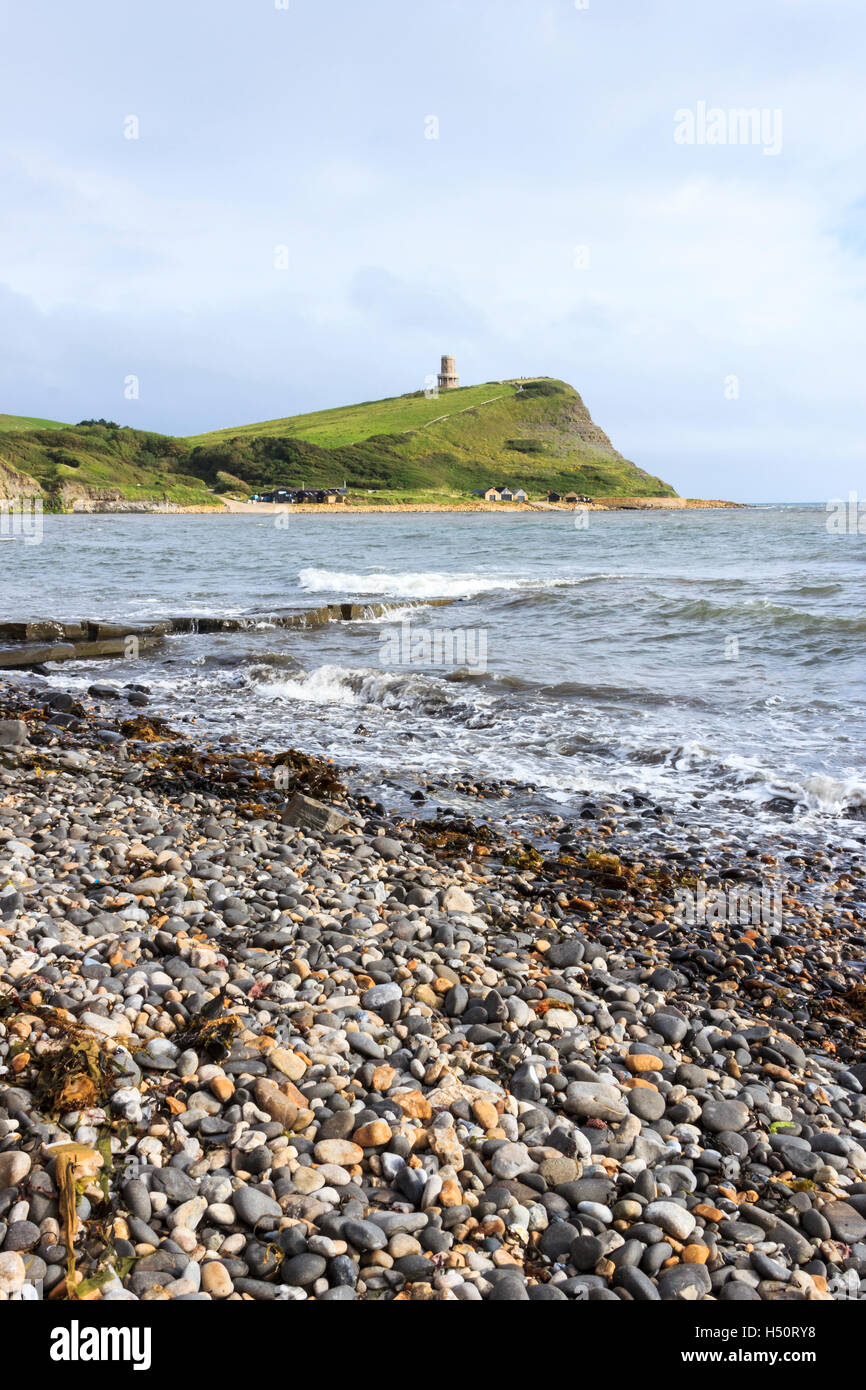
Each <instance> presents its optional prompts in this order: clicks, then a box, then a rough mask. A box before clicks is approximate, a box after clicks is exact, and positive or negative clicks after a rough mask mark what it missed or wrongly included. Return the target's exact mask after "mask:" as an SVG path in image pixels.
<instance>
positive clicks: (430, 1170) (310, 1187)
mask: <svg viewBox="0 0 866 1390" xmlns="http://www.w3.org/2000/svg"><path fill="white" fill-rule="evenodd" d="M148 704H149V699H148V694H147V692H146V691H144V690H142V689H141V687H136V686H134V685H131V686H127V687H120V686H117V687H111V686H109V687H106V686H103V685H96V686H92V687H90V689H89V690H88V691H87V692H83V691H81V690H79V689H75V690H72V691H70V690H67V689H66V688H65V687H64V684H63V673H62V671H59V672H54V673H51V675H50V676H45V677H37V676H35V675H33V676H25V677H24V678H23V679H22V680H18V681H16V682H14V683H12V682H8V683H6V684H5V685H3V686H2V687H0V1299H9V1298H28V1297H37V1296H44V1297H45V1298H47V1299H60V1300H63V1299H66V1298H69V1297H77V1298H80V1299H86V1300H91V1301H134V1300H139V1301H165V1300H168V1301H174V1302H176V1301H221V1300H224V1301H274V1300H277V1301H279V1300H283V1301H285V1300H288V1301H304V1300H315V1301H344V1300H385V1301H392V1300H394V1301H416V1300H417V1301H454V1300H457V1301H466V1302H487V1301H563V1300H565V1301H617V1302H631V1301H694V1302H698V1301H722V1302H727V1301H732V1300H734V1301H743V1300H746V1301H749V1300H750V1301H769V1300H780V1301H802V1302H806V1301H810V1302H814V1301H833V1300H850V1299H857V1298H859V1297H861V1296H862V1295H861V1287H862V1288H864V1289H866V1284H863V1285H862V1286H861V1281H862V1280H863V1277H864V1275H866V1091H864V1087H866V1053H864V1036H866V986H864V983H863V958H864V944H866V922H864V916H866V880H864V871H863V863H862V859H861V858H860V857H859V856H858V855H857V854H856V853H852V852H850V851H849V850H846V849H845V847H844V845H842V844H841V843H840V844H835V843H834V842H833V839H832V836H831V837H829V838H828V840H827V841H826V843H825V844H823V845H822V844H820V843H813V842H809V843H806V844H799V843H798V842H797V840H796V838H795V832H794V831H793V830H792V831H791V832H790V834H787V835H785V834H784V833H783V832H779V834H777V835H775V836H773V835H770V834H769V833H768V832H762V834H761V837H760V840H757V839H755V842H754V843H752V842H751V840H750V838H749V832H748V827H747V828H746V829H745V830H744V831H743V833H742V834H741V835H739V836H737V835H732V836H725V835H720V836H719V837H718V838H716V839H715V840H714V841H713V842H712V844H709V843H707V842H706V841H705V840H702V839H701V837H700V836H698V835H696V834H695V833H694V832H691V833H690V832H689V830H688V827H687V826H686V825H685V824H684V825H678V824H676V823H674V822H673V821H672V820H671V818H670V816H663V817H660V816H659V815H658V814H657V811H656V810H655V808H653V807H652V806H651V804H650V803H649V802H648V801H647V800H646V799H645V798H641V797H639V796H638V795H637V794H635V795H633V796H627V795H623V796H622V797H620V798H619V799H612V798H608V799H605V798H599V797H597V796H595V797H591V796H589V795H586V796H584V797H583V798H581V797H580V796H578V797H576V798H575V803H574V805H575V813H574V815H573V816H572V817H571V818H570V819H565V818H563V817H557V816H552V815H547V816H545V815H542V814H540V813H539V814H538V816H537V817H536V820H535V823H534V824H533V826H532V827H531V833H530V832H529V831H527V832H526V833H524V834H523V835H522V836H517V835H516V834H515V832H514V830H513V828H509V829H507V830H506V828H505V827H504V826H503V825H501V824H499V823H497V821H496V819H495V818H491V816H490V815H489V814H485V801H484V787H483V784H481V783H479V784H478V786H477V788H474V790H475V791H476V792H477V805H478V814H477V816H475V815H473V816H468V815H466V816H461V815H457V814H454V813H452V814H450V815H442V814H436V815H433V814H431V813H430V812H429V808H428V807H425V808H423V810H422V808H421V807H420V805H419V808H418V815H417V816H413V815H412V814H411V813H409V814H407V813H406V812H405V811H403V812H401V813H399V814H398V813H397V812H391V811H389V810H388V808H387V807H386V806H385V805H383V804H382V803H381V802H376V801H374V800H373V799H372V798H371V797H370V796H369V795H360V794H358V793H356V792H353V791H352V790H350V789H349V787H348V786H347V783H346V781H345V779H344V778H343V776H342V773H341V769H340V768H339V767H338V766H335V765H334V764H333V763H328V762H327V761H325V760H322V759H318V758H312V757H307V756H305V754H304V753H303V752H302V751H300V750H294V749H290V750H288V751H287V752H286V753H284V754H282V755H275V754H274V753H273V752H269V753H263V752H261V751H259V750H256V749H254V748H253V749H251V748H242V747H240V746H239V744H238V743H236V742H235V741H233V740H232V739H231V738H228V737H224V738H222V739H219V740H215V741H213V742H211V743H208V742H206V741H204V740H203V739H202V741H201V742H196V741H195V739H194V738H193V737H191V735H190V734H189V732H188V731H187V732H185V733H183V734H180V733H178V732H177V731H176V730H175V729H174V728H173V727H172V726H171V722H170V721H168V722H166V721H164V720H161V719H158V718H156V717H155V716H152V715H151V714H150V713H149V711H148ZM418 800H419V801H421V800H423V798H422V797H420V796H419V797H418ZM424 811H426V812H427V815H426V818H425V816H424ZM768 884H772V891H773V894H774V898H773V904H774V907H773V911H771V912H764V913H763V914H762V913H761V912H760V911H752V913H751V916H750V917H749V919H748V920H747V921H746V922H745V923H743V922H742V921H741V920H736V921H735V920H730V915H728V916H727V917H726V915H725V913H724V912H719V911H718V910H716V911H712V910H711V911H709V912H707V911H706V910H703V911H701V910H700V908H699V910H698V911H697V912H696V913H694V914H693V915H692V917H691V919H689V918H688V917H685V918H684V916H683V912H682V904H683V902H684V901H686V900H687V899H688V895H689V894H690V893H691V894H693V895H694V898H695V901H696V902H697V903H698V904H699V903H700V901H701V894H703V895H704V901H705V900H706V894H707V893H708V892H709V893H710V894H711V890H712V886H713V885H716V886H718V885H721V886H722V888H724V889H728V888H730V887H732V886H733V887H737V888H739V889H740V890H742V889H743V888H744V887H745V888H746V889H747V890H753V889H754V892H753V893H752V897H751V899H750V901H751V903H752V906H753V907H754V904H755V903H756V902H757V900H758V895H759V894H760V893H761V892H764V893H766V888H767V885H768ZM706 885H710V888H706ZM36 1290H38V1293H37V1292H36Z"/></svg>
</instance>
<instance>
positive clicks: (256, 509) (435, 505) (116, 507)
mask: <svg viewBox="0 0 866 1390" xmlns="http://www.w3.org/2000/svg"><path fill="white" fill-rule="evenodd" d="M746 505H747V504H746V503H745V502H726V501H722V500H718V499H713V500H709V499H705V498H699V497H611V498H600V499H598V500H597V501H594V502H589V503H585V504H583V508H585V510H586V511H593V512H611V511H709V510H714V509H717V508H735V507H737V508H738V507H745V506H746ZM583 508H582V509H583ZM574 510H575V504H573V503H571V502H417V503H416V502H391V503H389V502H369V503H361V504H354V503H349V504H345V503H341V504H336V505H330V506H329V505H328V504H326V503H310V504H307V503H301V504H294V503H293V504H288V503H282V502H239V501H236V500H235V499H234V498H223V499H222V502H221V504H219V505H218V504H216V503H215V504H214V505H213V506H205V505H201V504H197V505H195V506H190V507H183V506H177V505H174V504H172V503H162V502H154V503H153V504H152V505H149V504H147V503H144V502H131V503H129V505H128V506H124V505H122V504H120V503H115V502H111V503H104V502H95V503H93V505H92V506H88V507H84V506H78V507H76V508H75V509H74V511H73V512H72V513H70V514H71V515H75V516H91V515H93V516H96V515H98V516H111V515H117V516H136V515H143V516H190V515H204V516H279V515H280V514H281V513H287V512H291V513H292V514H295V513H298V514H300V515H308V516H370V515H377V514H386V513H390V514H394V513H399V512H417V513H434V512H453V513H464V514H484V513H487V514H490V515H497V514H502V513H503V512H508V513H513V512H536V513H538V512H573V511H574Z"/></svg>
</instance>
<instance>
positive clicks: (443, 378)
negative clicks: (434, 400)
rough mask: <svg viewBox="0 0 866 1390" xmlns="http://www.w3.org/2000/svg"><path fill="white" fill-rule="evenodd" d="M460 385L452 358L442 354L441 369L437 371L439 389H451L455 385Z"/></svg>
mask: <svg viewBox="0 0 866 1390" xmlns="http://www.w3.org/2000/svg"><path fill="white" fill-rule="evenodd" d="M459 385H460V378H459V376H458V375H457V368H456V366H455V365H454V358H453V357H448V356H444V357H443V358H442V369H441V371H440V373H439V390H440V391H453V389H454V388H455V386H459Z"/></svg>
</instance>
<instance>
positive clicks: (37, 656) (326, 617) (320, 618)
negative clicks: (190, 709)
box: [0, 598, 455, 670]
mask: <svg viewBox="0 0 866 1390" xmlns="http://www.w3.org/2000/svg"><path fill="white" fill-rule="evenodd" d="M453 602H455V600H454V599H449V598H443V599H426V600H424V601H423V603H422V602H420V601H412V600H409V601H406V600H403V601H401V602H399V603H387V602H378V603H348V602H347V603H325V604H321V605H319V606H318V607H317V608H304V609H297V610H292V611H291V612H286V613H251V614H245V615H242V616H240V617H235V618H227V617H210V616H201V615H195V614H192V615H185V616H180V617H176V618H168V619H163V620H161V621H160V622H155V623H145V624H136V623H129V624H126V623H109V622H100V621H94V620H90V619H84V620H83V621H81V622H58V621H56V620H54V619H52V618H37V619H33V620H31V621H18V622H16V621H11V622H4V623H0V669H3V670H7V669H10V668H13V667H25V668H27V667H33V666H41V665H43V664H44V663H45V662H49V661H84V660H88V659H92V658H97V657H111V656H118V657H122V656H127V657H128V656H130V655H138V654H139V653H140V652H141V651H142V650H145V651H146V650H148V649H150V648H153V647H156V646H158V645H159V644H160V643H161V642H163V641H164V640H165V638H166V637H168V636H172V635H176V634H180V633H196V634H201V635H205V634H209V633H218V632H248V631H253V630H255V629H261V628H267V627H274V628H303V629H307V628H315V627H324V626H325V625H326V624H328V623H340V622H343V623H348V622H363V621H364V620H367V621H369V620H371V619H374V618H381V617H383V616H385V615H386V614H387V613H388V612H390V611H391V610H392V609H396V608H399V609H400V610H401V611H402V610H404V609H406V608H420V607H424V608H430V607H442V606H443V605H444V604H449V603H453Z"/></svg>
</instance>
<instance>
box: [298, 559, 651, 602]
mask: <svg viewBox="0 0 866 1390" xmlns="http://www.w3.org/2000/svg"><path fill="white" fill-rule="evenodd" d="M633 578H634V575H630V574H580V575H561V576H558V577H557V578H554V579H545V578H543V577H542V576H540V575H530V574H524V575H518V576H515V575H513V574H497V573H496V572H495V571H494V572H491V573H489V574H478V573H475V572H473V571H469V572H467V573H465V574H443V573H440V572H439V571H436V570H418V571H415V570H402V571H398V572H395V573H394V574H388V573H386V572H385V571H379V572H377V573H375V574H361V573H359V572H357V571H354V570H328V569H316V568H313V567H310V568H307V569H302V570H300V571H299V573H298V583H299V584H300V586H301V588H302V589H304V590H305V591H306V592H307V593H334V594H358V595H363V596H373V595H378V596H385V597H391V598H413V599H426V598H474V597H475V596H476V595H478V594H485V593H492V592H494V591H496V590H514V589H558V588H566V587H570V586H571V585H578V584H591V583H593V582H595V581H596V580H599V579H633Z"/></svg>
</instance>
